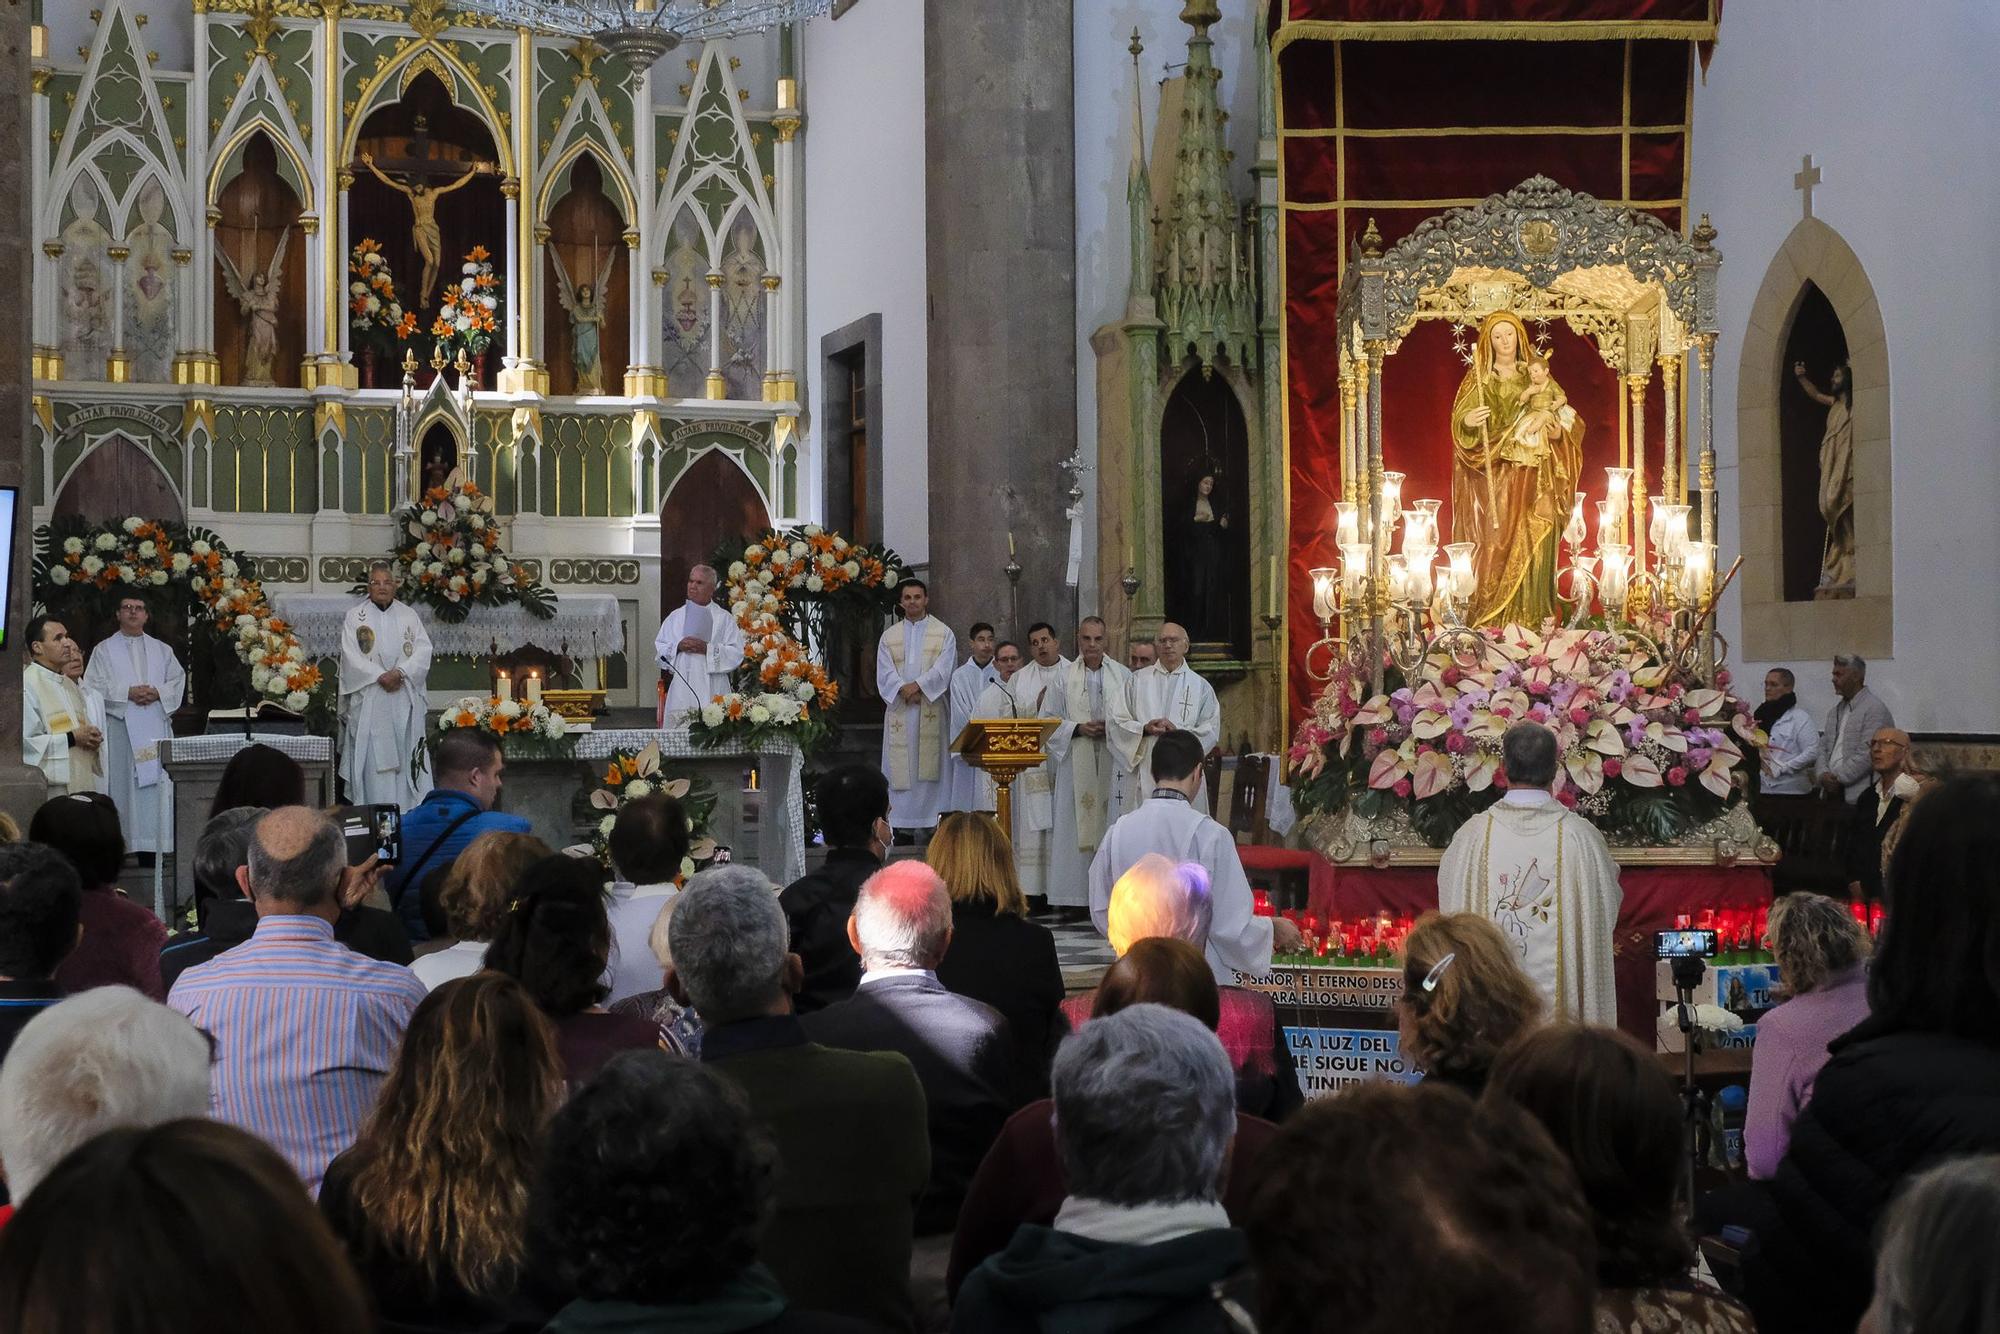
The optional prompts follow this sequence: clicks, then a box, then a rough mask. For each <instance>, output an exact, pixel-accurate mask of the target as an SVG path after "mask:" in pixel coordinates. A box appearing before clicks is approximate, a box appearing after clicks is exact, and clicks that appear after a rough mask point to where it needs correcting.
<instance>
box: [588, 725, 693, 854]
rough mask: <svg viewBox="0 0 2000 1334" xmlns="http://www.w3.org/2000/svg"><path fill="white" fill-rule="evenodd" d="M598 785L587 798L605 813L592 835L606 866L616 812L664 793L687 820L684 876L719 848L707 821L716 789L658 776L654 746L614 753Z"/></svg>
mask: <svg viewBox="0 0 2000 1334" xmlns="http://www.w3.org/2000/svg"><path fill="white" fill-rule="evenodd" d="M604 763H605V768H604V773H603V776H602V777H601V778H600V779H599V780H598V781H599V783H600V784H601V785H600V786H599V787H598V788H596V789H595V790H594V791H593V792H591V794H590V804H591V807H592V808H593V809H595V810H600V811H603V812H605V814H604V815H603V816H602V817H601V818H599V820H598V821H597V824H596V826H595V828H594V829H593V830H592V833H591V841H592V842H593V843H594V844H595V845H596V847H597V853H598V856H599V857H600V858H602V859H604V860H605V861H606V862H607V863H608V862H609V860H610V856H609V840H610V837H611V826H612V825H614V824H616V823H617V821H618V811H619V808H620V807H622V806H624V804H625V803H626V802H628V801H637V800H638V799H639V798H640V797H645V796H651V795H652V794H653V793H655V792H664V793H666V794H667V795H668V796H670V797H672V798H673V799H674V800H676V801H678V802H680V803H681V810H682V811H684V812H685V813H686V815H687V818H688V833H689V835H690V836H691V837H690V840H689V843H688V858H687V860H686V861H683V862H682V863H681V874H682V875H683V876H689V875H693V874H694V872H695V869H696V867H697V865H698V864H699V863H702V862H707V861H710V860H712V859H713V858H714V857H715V855H716V851H717V849H718V847H719V846H720V845H718V844H717V843H716V841H715V840H714V839H713V838H711V837H709V834H708V821H709V817H710V816H711V815H713V814H714V812H715V789H714V788H713V787H712V786H710V784H709V783H708V780H706V779H687V778H668V777H666V776H664V775H663V774H662V773H661V772H660V747H659V743H657V742H653V743H650V744H648V745H647V747H646V748H645V749H644V750H637V751H633V750H614V751H612V752H611V755H610V756H609V757H608V758H607V759H606V760H605V762H604Z"/></svg>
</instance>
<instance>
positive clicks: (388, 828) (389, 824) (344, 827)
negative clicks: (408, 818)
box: [340, 805, 403, 866]
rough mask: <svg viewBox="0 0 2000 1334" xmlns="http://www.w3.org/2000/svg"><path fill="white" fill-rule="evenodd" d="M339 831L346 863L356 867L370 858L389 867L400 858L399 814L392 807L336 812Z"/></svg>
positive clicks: (401, 840)
mask: <svg viewBox="0 0 2000 1334" xmlns="http://www.w3.org/2000/svg"><path fill="white" fill-rule="evenodd" d="M340 832H341V835H342V836H343V837H344V838H345V839H346V840H347V864H348V865H349V866H360V865H361V864H362V863H364V862H366V861H367V860H368V859H369V858H370V857H379V858H381V859H382V863H383V864H384V865H385V866H386V865H391V864H393V863H395V862H399V861H401V860H402V859H403V813H402V812H401V811H400V810H398V809H396V808H395V807H394V806H389V805H377V806H348V807H345V808H343V809H342V810H341V812H340Z"/></svg>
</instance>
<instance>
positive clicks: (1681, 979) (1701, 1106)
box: [1669, 955, 1709, 1208]
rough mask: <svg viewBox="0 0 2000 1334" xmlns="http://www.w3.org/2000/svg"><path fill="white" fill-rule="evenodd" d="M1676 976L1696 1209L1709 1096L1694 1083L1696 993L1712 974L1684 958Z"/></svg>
mask: <svg viewBox="0 0 2000 1334" xmlns="http://www.w3.org/2000/svg"><path fill="white" fill-rule="evenodd" d="M1669 963H1670V965H1671V966H1672V969H1673V976H1674V1015H1675V1018H1676V1020H1677V1022H1678V1023H1679V1025H1680V1030H1681V1062H1682V1064H1681V1090H1680V1092H1681V1119H1682V1140H1683V1144H1682V1149H1683V1153H1682V1157H1683V1160H1684V1161H1683V1163H1682V1169H1683V1171H1684V1173H1685V1177H1684V1179H1683V1183H1682V1184H1683V1185H1684V1186H1685V1188H1686V1192H1687V1193H1686V1200H1687V1205H1688V1207H1689V1208H1693V1207H1694V1170H1695V1167H1696V1166H1697V1165H1698V1164H1699V1163H1700V1162H1701V1135H1702V1131H1703V1129H1704V1128H1705V1127H1706V1126H1707V1125H1708V1123H1709V1122H1708V1113H1709V1097H1708V1092H1707V1090H1705V1089H1703V1088H1702V1087H1701V1086H1700V1085H1698V1084H1696V1083H1695V1081H1694V1043H1695V1033H1696V1031H1697V1026H1696V1024H1695V1022H1694V993H1695V988H1696V987H1699V986H1700V985H1701V979H1702V978H1703V976H1704V975H1706V974H1707V972H1708V965H1707V964H1706V963H1705V962H1703V961H1702V959H1701V958H1700V956H1698V955H1682V956H1681V957H1679V958H1675V959H1672V960H1669Z"/></svg>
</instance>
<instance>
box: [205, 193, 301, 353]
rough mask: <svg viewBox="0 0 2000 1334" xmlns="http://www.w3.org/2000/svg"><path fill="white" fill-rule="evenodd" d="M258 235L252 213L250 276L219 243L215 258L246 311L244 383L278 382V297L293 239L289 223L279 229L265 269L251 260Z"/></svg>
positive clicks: (229, 288)
mask: <svg viewBox="0 0 2000 1334" xmlns="http://www.w3.org/2000/svg"><path fill="white" fill-rule="evenodd" d="M256 237H257V220H256V218H255V216H254V215H253V216H252V218H251V221H250V238H251V249H250V255H249V256H246V257H245V263H246V264H247V265H248V266H249V268H250V277H249V278H248V279H247V280H246V279H245V278H244V276H243V270H242V269H239V268H237V267H236V265H235V264H234V263H233V262H232V261H231V260H230V258H229V252H228V251H226V250H224V249H223V248H222V247H221V246H219V245H218V246H217V247H216V248H215V258H216V260H217V261H218V262H219V263H220V264H221V265H222V285H223V287H224V288H225V289H227V291H228V292H229V299H230V300H232V301H234V302H235V303H236V308H237V309H238V310H240V311H242V312H243V383H244V384H246V385H253V386H256V385H263V386H270V385H275V384H276V383H277V381H276V380H275V379H273V378H272V375H273V372H274V370H275V368H276V366H277V364H278V297H279V288H280V287H281V286H282V284H283V283H284V280H285V247H286V246H287V245H288V244H290V242H291V239H292V228H291V225H290V224H289V223H287V224H286V226H285V229H284V230H283V231H281V232H279V233H278V245H277V248H276V249H275V250H273V251H272V252H271V263H270V266H269V267H268V268H266V269H264V270H263V271H262V272H259V271H258V269H257V266H256V264H255V263H254V262H252V261H253V260H254V257H255V255H256Z"/></svg>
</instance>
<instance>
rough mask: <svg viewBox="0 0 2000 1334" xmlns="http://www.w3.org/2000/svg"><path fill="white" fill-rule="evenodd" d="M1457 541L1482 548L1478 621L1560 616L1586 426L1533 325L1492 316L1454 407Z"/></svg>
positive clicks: (1502, 314)
mask: <svg viewBox="0 0 2000 1334" xmlns="http://www.w3.org/2000/svg"><path fill="white" fill-rule="evenodd" d="M1451 438H1452V444H1453V450H1452V468H1451V528H1452V539H1453V540H1454V541H1458V542H1477V543H1478V544H1479V549H1478V551H1477V552H1475V553H1474V556H1473V568H1474V569H1475V571H1476V572H1477V574H1478V579H1479V586H1478V589H1477V591H1476V592H1475V593H1474V595H1473V601H1472V614H1471V620H1472V623H1473V624H1474V625H1505V624H1508V623H1509V622H1513V623H1517V624H1520V625H1535V624H1538V623H1539V622H1540V621H1541V620H1542V619H1543V618H1544V617H1548V616H1553V615H1555V614H1556V566H1557V557H1558V551H1557V547H1558V544H1559V543H1560V542H1561V540H1562V530H1563V525H1564V524H1565V523H1567V522H1568V520H1569V510H1570V501H1571V498H1572V497H1573V496H1574V494H1575V492H1576V479H1577V476H1578V474H1579V473H1580V472H1581V470H1582V467H1583V421H1582V419H1581V418H1579V417H1578V416H1577V415H1576V410H1575V409H1574V408H1572V407H1570V405H1569V401H1568V399H1567V397H1566V396H1565V395H1564V394H1563V391H1562V386H1561V385H1559V384H1557V383H1556V380H1555V377H1554V376H1553V375H1551V374H1550V373H1549V367H1548V361H1547V359H1546V358H1543V357H1539V356H1537V355H1536V354H1535V350H1534V348H1533V347H1532V346H1531V345H1530V344H1529V342H1528V330H1527V326H1526V325H1524V324H1522V323H1521V318H1520V316H1518V315H1516V314H1514V313H1513V312H1512V311H1506V310H1501V311H1495V312H1494V313H1493V314H1491V315H1488V316H1487V317H1486V319H1485V320H1484V321H1483V322H1481V324H1480V326H1479V342H1478V344H1477V345H1476V346H1475V347H1474V349H1473V356H1472V365H1471V366H1470V367H1468V368H1467V370H1466V372H1465V378H1464V379H1463V380H1461V381H1459V385H1458V393H1457V394H1456V395H1455V396H1454V397H1453V399H1452V403H1451Z"/></svg>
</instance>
